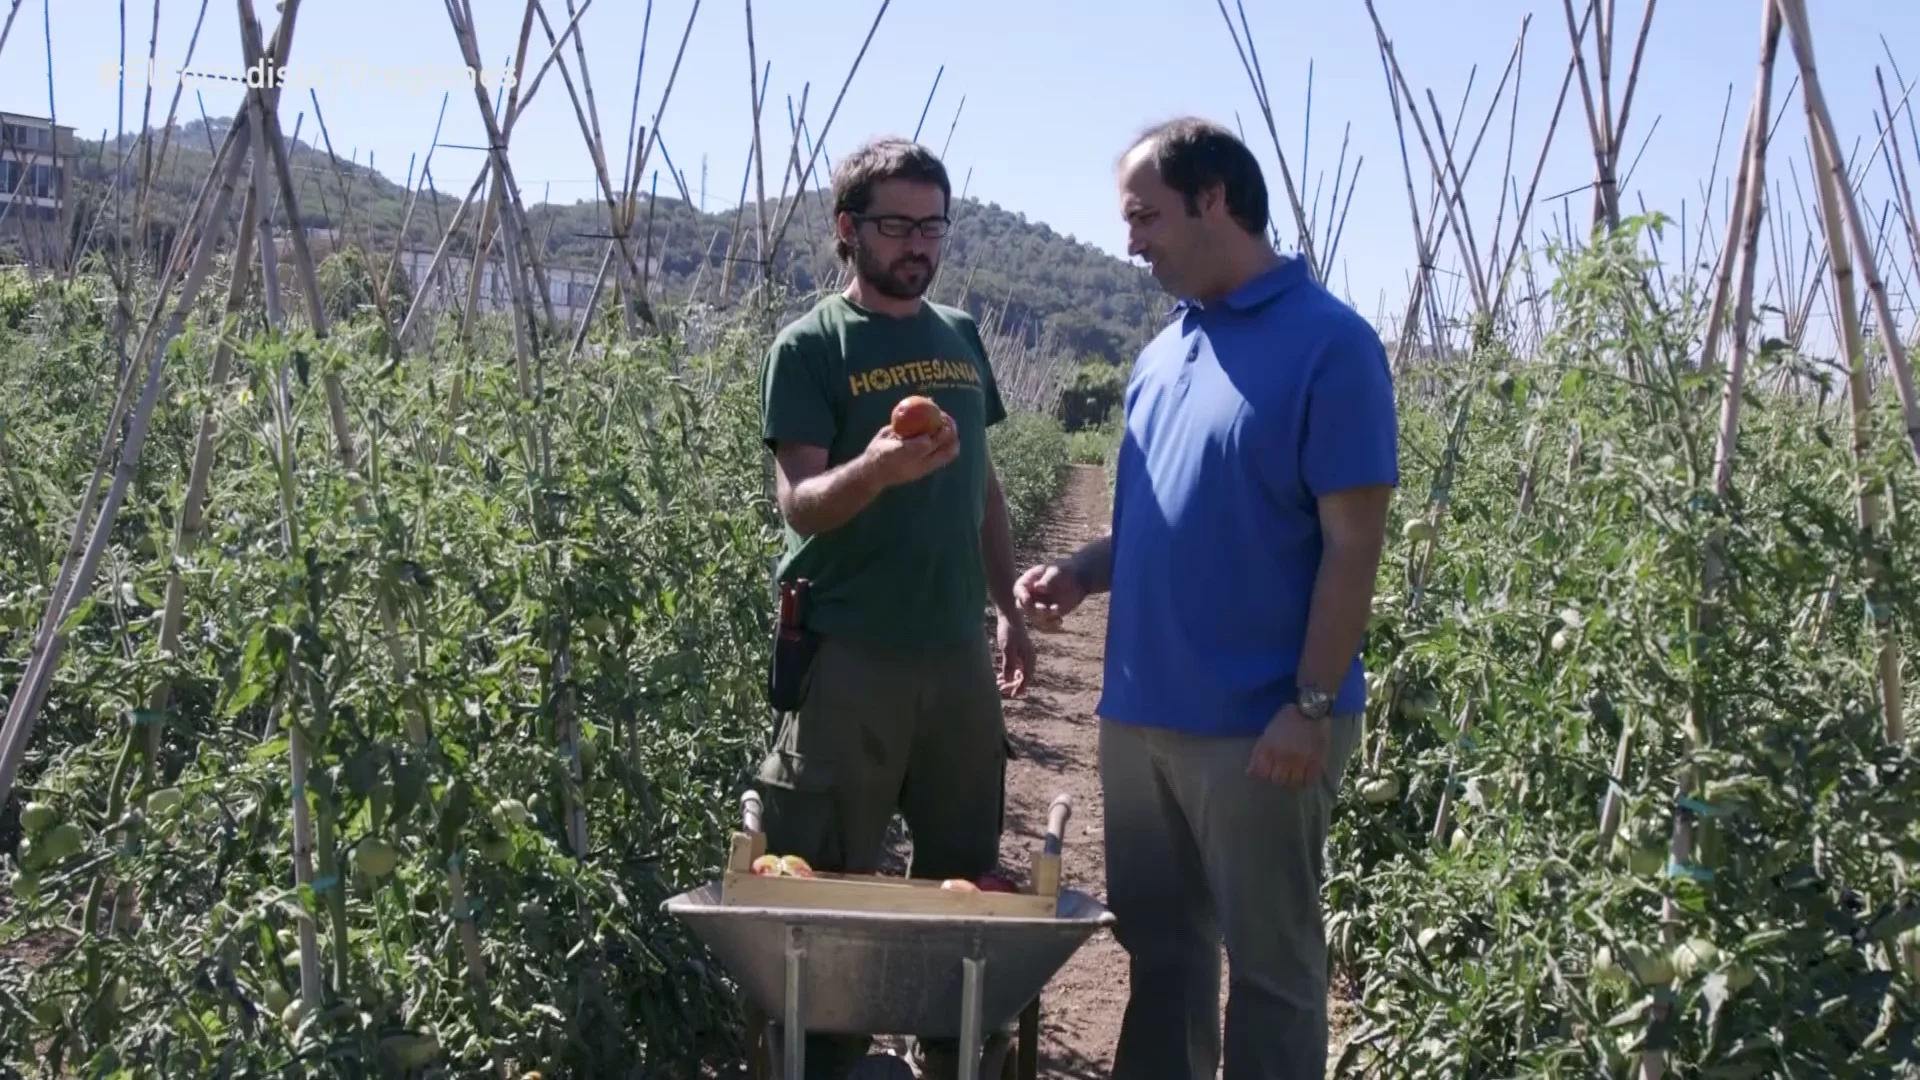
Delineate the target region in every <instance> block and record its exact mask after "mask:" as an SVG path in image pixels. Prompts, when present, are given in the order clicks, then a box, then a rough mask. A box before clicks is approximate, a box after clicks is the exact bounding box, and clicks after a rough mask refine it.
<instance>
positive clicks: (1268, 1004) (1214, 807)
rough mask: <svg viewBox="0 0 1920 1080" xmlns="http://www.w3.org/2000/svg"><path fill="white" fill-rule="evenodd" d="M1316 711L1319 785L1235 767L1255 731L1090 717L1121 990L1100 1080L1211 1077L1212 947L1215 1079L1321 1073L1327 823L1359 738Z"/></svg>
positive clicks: (1349, 720) (1338, 719) (1295, 1079)
mask: <svg viewBox="0 0 1920 1080" xmlns="http://www.w3.org/2000/svg"><path fill="white" fill-rule="evenodd" d="M1360 726H1361V725H1360V717H1359V716H1358V715H1357V714H1355V715H1349V716H1335V717H1333V718H1332V719H1331V721H1330V722H1329V736H1330V737H1329V747H1328V753H1327V764H1326V769H1325V771H1324V773H1323V774H1322V776H1321V778H1320V783H1318V784H1317V785H1313V786H1311V787H1300V788H1296V787H1289V786H1286V785H1281V784H1272V783H1268V782H1265V781H1262V780H1256V779H1254V778H1252V777H1250V776H1248V775H1247V762H1248V761H1249V760H1250V758H1251V756H1252V753H1253V745H1254V741H1255V740H1254V739H1252V738H1216V737H1204V736H1192V735H1186V734H1182V733H1180V732H1176V731H1169V730H1164V729H1158V728H1148V727H1132V726H1128V725H1124V724H1116V723H1111V722H1102V723H1101V725H1100V784H1101V791H1102V796H1101V797H1102V799H1103V800H1104V803H1105V812H1106V854H1107V905H1108V907H1109V908H1110V909H1111V910H1112V911H1113V913H1114V915H1115V917H1116V918H1117V920H1118V921H1117V922H1116V924H1115V926H1114V936H1115V938H1116V939H1117V940H1118V941H1119V943H1120V945H1121V947H1122V948H1124V949H1125V950H1126V951H1127V955H1128V957H1129V960H1130V965H1129V966H1130V976H1131V983H1132V987H1131V992H1130V995H1129V998H1128V1001H1127V1008H1126V1014H1125V1017H1124V1019H1123V1020H1122V1022H1121V1029H1120V1040H1119V1045H1118V1046H1117V1047H1116V1049H1115V1052H1114V1066H1113V1076H1112V1080H1213V1077H1215V1076H1216V1075H1218V1072H1217V1070H1218V1069H1219V1066H1220V1061H1221V1034H1220V1027H1221V1025H1220V943H1221V939H1222V937H1223V936H1224V937H1225V941H1226V949H1227V967H1228V972H1229V975H1230V977H1231V980H1232V981H1231V984H1230V988H1229V993H1228V998H1227V1015H1226V1039H1225V1043H1226V1046H1225V1050H1226V1054H1225V1065H1226V1071H1225V1080H1323V1078H1324V1077H1325V1075H1326V1068H1327V944H1326V928H1325V924H1324V923H1323V922H1322V913H1321V904H1320V889H1321V885H1322V882H1323V881H1324V879H1325V873H1326V871H1325V844H1326V836H1327V825H1328V819H1329V817H1330V815H1331V811H1332V807H1333V801H1334V796H1335V794H1336V793H1337V791H1338V790H1339V783H1340V777H1341V774H1342V773H1344V772H1345V771H1346V766H1347V762H1348V759H1350V758H1351V757H1352V756H1353V752H1354V748H1355V746H1356V744H1357V743H1358V742H1359V739H1360Z"/></svg>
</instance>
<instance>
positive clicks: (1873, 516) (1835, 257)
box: [1775, 0, 1904, 742]
mask: <svg viewBox="0 0 1920 1080" xmlns="http://www.w3.org/2000/svg"><path fill="white" fill-rule="evenodd" d="M1775 2H1776V3H1779V4H1781V5H1782V6H1783V9H1784V11H1785V14H1786V18H1787V25H1788V28H1789V29H1790V30H1791V31H1792V32H1793V38H1794V52H1795V55H1796V57H1797V58H1798V59H1799V61H1800V67H1801V77H1802V80H1803V81H1807V82H1808V85H1807V88H1806V93H1805V94H1804V95H1803V100H1804V101H1805V102H1806V108H1807V122H1808V124H1809V126H1811V127H1814V128H1815V129H1816V130H1817V129H1818V128H1819V126H1820V118H1819V106H1818V104H1817V103H1818V102H1819V100H1820V98H1819V91H1818V88H1817V86H1815V85H1814V84H1813V83H1812V82H1811V81H1810V77H1811V75H1812V56H1811V52H1810V50H1809V49H1808V48H1807V38H1808V36H1809V35H1808V34H1807V33H1806V27H1805V17H1806V12H1805V10H1804V9H1802V8H1799V7H1798V4H1797V0H1775ZM1831 134H1832V133H1831V132H1830V131H1827V132H1822V135H1823V136H1824V137H1820V138H1816V139H1815V140H1814V142H1813V151H1814V160H1815V164H1816V178H1817V181H1818V182H1817V183H1816V184H1815V188H1816V192H1817V194H1818V196H1819V199H1820V208H1821V219H1822V221H1823V222H1824V226H1825V227H1824V229H1823V230H1822V231H1823V232H1825V234H1826V237H1827V254H1828V263H1829V265H1830V267H1831V269H1832V274H1833V287H1834V291H1835V292H1836V293H1837V294H1838V302H1837V303H1836V304H1835V305H1834V307H1835V309H1836V314H1837V315H1838V317H1839V320H1840V327H1841V333H1842V335H1843V338H1842V340H1843V341H1844V343H1845V348H1846V355H1847V358H1848V364H1847V368H1848V378H1847V389H1848V397H1849V400H1850V402H1851V405H1852V417H1853V432H1852V440H1851V450H1852V453H1853V460H1854V468H1855V470H1856V483H1857V484H1858V489H1857V490H1856V493H1855V495H1856V511H1857V517H1858V524H1859V526H1860V531H1861V533H1862V534H1863V536H1864V537H1866V538H1867V539H1868V541H1869V549H1868V552H1867V554H1866V557H1865V564H1866V565H1865V566H1864V567H1863V570H1864V573H1865V575H1866V577H1867V579H1868V582H1869V584H1870V589H1871V592H1872V594H1877V595H1871V599H1870V601H1869V613H1870V615H1871V617H1872V621H1873V625H1874V636H1875V637H1876V638H1878V639H1879V648H1878V650H1877V659H1878V672H1879V682H1880V685H1879V689H1880V706H1881V710H1882V717H1883V719H1884V722H1885V725H1886V735H1887V740H1888V741H1889V742H1895V741H1898V740H1899V739H1900V738H1902V737H1903V735H1904V729H1903V726H1902V724H1901V717H1900V659H1899V653H1898V652H1897V646H1896V644H1895V642H1894V639H1893V635H1892V627H1891V625H1890V621H1891V613H1890V612H1889V611H1888V610H1887V608H1886V607H1885V603H1886V599H1885V597H1886V592H1885V590H1886V589H1887V587H1888V581H1887V574H1888V568H1887V567H1886V566H1885V565H1884V563H1883V561H1882V554H1881V552H1880V551H1879V538H1880V525H1881V512H1882V511H1881V506H1880V502H1879V498H1878V495H1877V492H1876V491H1875V488H1874V485H1873V484H1872V483H1871V482H1870V480H1869V479H1868V476H1867V472H1866V470H1867V463H1868V462H1869V461H1870V460H1871V453H1870V451H1869V449H1868V444H1869V442H1870V436H1871V429H1872V405H1871V400H1870V399H1871V395H1870V393H1869V390H1868V387H1867V370H1866V349H1865V346H1864V345H1863V343H1862V341H1861V334H1860V319H1859V315H1858V308H1856V307H1855V305H1854V286H1853V258H1852V254H1851V253H1850V252H1849V251H1848V250H1847V238H1846V236H1845V234H1844V233H1842V232H1841V226H1842V224H1843V223H1842V220H1841V217H1842V214H1843V213H1844V212H1843V211H1842V210H1841V208H1840V207H1841V196H1842V195H1843V194H1847V187H1848V185H1847V183H1846V180H1845V173H1844V172H1843V171H1842V166H1841V165H1840V164H1839V162H1838V159H1837V158H1836V157H1834V156H1833V152H1834V151H1835V150H1836V149H1837V148H1838V147H1837V144H1836V143H1835V142H1834V141H1833V140H1832V139H1831V137H1830V136H1831ZM1836 189H1837V190H1836ZM1863 247H1864V245H1863Z"/></svg>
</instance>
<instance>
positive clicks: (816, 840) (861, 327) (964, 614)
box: [758, 139, 1034, 1080]
mask: <svg viewBox="0 0 1920 1080" xmlns="http://www.w3.org/2000/svg"><path fill="white" fill-rule="evenodd" d="M833 198H834V227H835V233H836V245H835V248H836V252H837V253H838V254H839V256H840V258H841V260H842V261H843V262H845V263H848V264H850V267H851V269H852V275H851V282H850V283H849V284H848V285H847V287H846V289H845V290H844V291H843V292H840V293H836V294H834V295H832V296H829V297H827V298H825V299H823V300H821V301H820V302H819V303H818V304H817V305H815V306H814V307H813V309H812V310H810V311H809V312H807V313H806V314H805V315H803V316H802V317H800V318H799V319H797V320H795V321H794V322H793V323H791V324H789V325H788V326H786V327H785V328H783V329H782V330H781V331H780V333H779V334H778V335H777V337H776V338H775V340H774V342H773V344H772V346H771V348H770V349H769V350H768V354H767V358H766V365H765V369H764V371H763V373H762V387H761V388H762V394H763V398H762V400H763V407H764V424H763V431H762V434H763V436H764V438H765V440H766V442H767V445H768V447H769V448H770V449H771V450H772V451H773V454H774V460H775V474H776V481H777V491H778V498H779V504H780V512H781V515H782V517H783V518H785V520H786V526H787V550H786V554H785V557H784V558H783V559H782V560H781V562H780V567H779V578H780V580H781V582H782V583H789V582H793V581H796V580H798V579H805V580H806V582H807V595H806V602H805V607H806V610H805V612H804V616H803V619H802V623H803V625H804V626H806V627H807V629H809V630H810V631H812V632H813V633H815V634H817V635H819V645H818V650H817V652H816V653H814V655H813V657H812V661H811V664H810V667H809V669H808V674H807V677H806V680H805V683H804V684H803V685H804V687H805V690H804V697H803V698H802V700H801V702H800V704H799V707H798V709H797V710H795V711H792V712H789V713H786V714H784V716H783V718H782V723H781V728H780V731H779V734H778V736H777V738H776V740H775V744H774V747H773V751H772V753H770V754H769V755H768V756H767V758H766V760H765V761H764V762H763V763H762V764H761V767H760V770H759V775H758V782H759V784H760V786H761V795H762V801H763V806H764V814H763V818H762V823H763V827H764V828H765V830H766V834H767V850H768V851H770V852H772V853H774V854H782V855H787V854H791V855H799V856H801V857H802V858H804V859H806V860H807V861H808V862H809V863H810V864H811V865H812V866H813V867H814V868H815V869H818V870H825V871H830V872H842V873H872V872H874V870H875V869H876V868H877V867H878V865H879V861H880V857H881V854H882V847H883V845H884V843H885V840H886V832H887V827H888V825H889V824H890V822H891V821H892V818H893V814H894V812H895V811H896V810H898V811H899V813H900V815H901V816H902V817H903V818H904V819H905V820H906V823H907V828H908V831H909V832H910V834H911V836H912V841H913V857H912V862H911V864H910V867H909V873H910V874H911V875H912V876H914V877H918V878H931V879H942V880H944V879H947V878H967V879H969V880H972V879H975V878H978V877H980V876H981V875H983V874H986V873H988V872H990V871H992V870H993V869H994V867H995V866H996V864H997V863H998V861H999V846H1000V831H1001V823H1002V807H1003V786H1004V781H1005V776H1006V771H1005V746H1006V736H1005V726H1004V723H1003V718H1002V714H1001V695H1002V694H1003V693H1005V694H1009V695H1012V694H1018V693H1019V692H1020V691H1021V690H1022V689H1023V687H1024V685H1025V682H1026V679H1027V677H1028V675H1029V674H1030V673H1031V671H1032V669H1033V662H1034V651H1033V643H1032V641H1031V639H1030V638H1029V637H1028V635H1027V630H1026V626H1025V623H1024V621H1023V618H1022V616H1021V615H1020V613H1019V611H1018V609H1017V608H1016V606H1015V603H1014V597H1013V581H1014V565H1013V543H1012V539H1011V536H1010V535H1009V530H1008V523H1007V509H1006V502H1005V499H1004V497H1003V495H1002V492H1001V489H1000V482H999V479H998V478H997V477H996V476H995V474H994V469H993V464H992V462H991V461H990V460H989V455H988V450H987V437H986V435H987V428H988V427H990V426H992V425H994V424H997V423H999V422H1000V421H1001V420H1003V419H1005V417H1006V409H1005V406H1004V405H1003V403H1002V402H1001V399H1000V391H999V387H998V385H997V384H996V383H995V381H994V375H993V368H992V366H991V365H990V364H989V363H988V360H987V355H986V346H985V345H984V344H983V343H982V341H981V339H980V332H979V329H978V328H977V327H976V326H975V324H974V321H973V319H972V318H971V317H970V316H969V315H967V313H966V312H964V311H961V310H958V309H956V308H951V307H946V306H943V305H939V304H935V303H932V302H930V301H927V300H924V299H923V298H922V294H923V293H925V291H926V289H927V287H928V285H929V284H931V283H932V281H933V276H934V272H935V270H936V269H937V268H938V266H939V254H940V247H941V242H942V239H943V238H944V237H945V235H946V232H947V227H948V209H949V204H950V201H951V198H952V188H951V185H950V183H949V181H948V178H947V173H946V169H945V168H944V167H943V166H942V165H941V163H940V161H939V159H938V158H937V157H935V156H934V155H933V154H932V153H930V152H928V151H927V150H926V149H925V148H924V147H921V146H919V145H918V144H915V143H912V142H908V141H905V140H897V139H882V140H878V141H875V142H872V143H869V144H867V145H866V146H863V147H861V148H859V149H858V150H855V151H854V152H852V153H851V154H848V155H846V156H845V157H843V158H842V159H841V160H840V163H839V167H838V168H837V169H836V170H835V172H834V179H833ZM913 395H919V396H924V397H927V398H930V399H932V400H933V402H934V403H935V404H936V405H938V406H939V408H940V410H941V412H942V413H944V414H945V417H946V419H947V420H948V421H949V422H947V423H944V424H943V425H941V427H940V428H938V429H937V430H935V431H934V432H932V433H930V434H921V435H915V436H913V437H911V438H902V437H900V436H899V435H898V434H896V433H895V432H894V431H893V429H892V427H891V420H892V416H893V410H894V406H895V405H896V404H898V403H899V402H900V401H902V400H903V399H905V398H907V397H909V396H913ZM988 598H991V600H992V602H993V606H994V608H995V609H997V611H998V612H999V629H998V645H999V651H1000V657H1001V659H1000V663H999V667H998V671H997V672H996V670H995V665H994V656H993V651H992V649H990V647H989V645H988V642H987V640H986V628H985V611H984V601H985V600H986V599H988ZM866 1046H867V1040H866V1039H864V1038H855V1039H834V1038H818V1037H815V1038H809V1039H808V1040H807V1064H808V1069H807V1075H808V1076H809V1077H820V1078H829V1077H830V1078H832V1080H840V1078H841V1077H843V1076H844V1075H845V1074H846V1071H847V1069H848V1067H849V1066H850V1065H851V1064H852V1062H853V1061H854V1060H855V1059H857V1057H859V1056H860V1055H862V1054H864V1053H865V1052H866ZM924 1051H925V1054H926V1057H927V1059H928V1060H927V1063H926V1066H927V1069H928V1073H927V1075H929V1076H938V1075H943V1074H948V1075H950V1069H951V1065H952V1060H951V1059H952V1053H951V1051H952V1047H951V1044H937V1043H933V1042H931V1041H929V1042H927V1043H926V1044H924Z"/></svg>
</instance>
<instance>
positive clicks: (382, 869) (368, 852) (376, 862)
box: [353, 836, 400, 881]
mask: <svg viewBox="0 0 1920 1080" xmlns="http://www.w3.org/2000/svg"><path fill="white" fill-rule="evenodd" d="M399 863H400V853H399V852H398V851H396V850H394V846H393V845H392V844H389V843H387V842H386V841H385V840H382V839H380V838H379V837H377V836H373V837H368V838H367V839H365V840H362V841H360V845H359V846H358V847H356V848H354V850H353V864H354V866H356V867H358V868H359V870H360V872H361V873H363V874H365V875H366V876H367V877H369V878H371V879H373V880H375V881H378V880H379V879H381V878H383V877H386V876H387V875H388V874H391V873H393V868H394V867H395V866H397V865H399Z"/></svg>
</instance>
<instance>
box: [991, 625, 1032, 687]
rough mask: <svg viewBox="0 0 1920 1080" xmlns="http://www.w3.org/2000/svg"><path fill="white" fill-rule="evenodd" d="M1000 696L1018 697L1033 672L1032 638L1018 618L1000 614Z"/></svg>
mask: <svg viewBox="0 0 1920 1080" xmlns="http://www.w3.org/2000/svg"><path fill="white" fill-rule="evenodd" d="M998 639H999V645H1000V696H1001V697H1019V696H1020V695H1021V694H1022V693H1025V692H1026V688H1027V679H1028V677H1029V676H1031V675H1032V674H1033V664H1034V652H1033V638H1031V637H1029V636H1028V635H1027V627H1026V624H1025V623H1023V622H1022V621H1021V620H1020V619H1018V618H1009V617H1007V616H1005V615H1002V616H1000V633H999V635H998Z"/></svg>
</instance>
